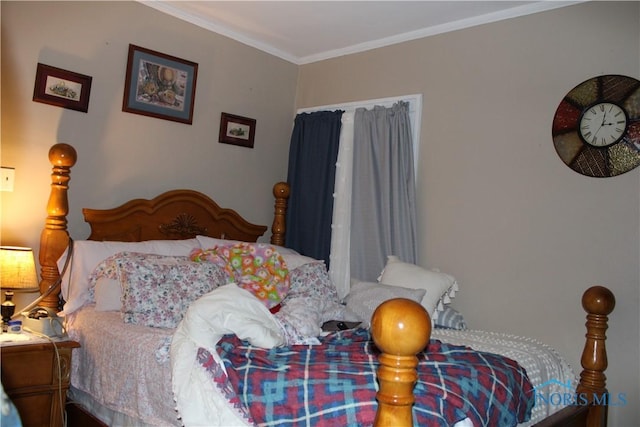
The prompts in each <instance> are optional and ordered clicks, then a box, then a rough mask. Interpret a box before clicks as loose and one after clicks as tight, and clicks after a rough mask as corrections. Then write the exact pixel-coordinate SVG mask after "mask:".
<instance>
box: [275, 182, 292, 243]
mask: <svg viewBox="0 0 640 427" xmlns="http://www.w3.org/2000/svg"><path fill="white" fill-rule="evenodd" d="M273 196H274V197H275V198H276V203H275V212H274V215H273V225H272V226H271V233H272V234H271V244H273V245H278V246H284V237H285V232H286V230H287V227H286V225H285V224H286V215H287V199H288V198H289V184H287V183H286V182H278V183H277V184H276V185H274V186H273Z"/></svg>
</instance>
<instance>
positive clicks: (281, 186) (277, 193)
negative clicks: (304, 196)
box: [273, 182, 289, 199]
mask: <svg viewBox="0 0 640 427" xmlns="http://www.w3.org/2000/svg"><path fill="white" fill-rule="evenodd" d="M273 197H275V198H276V199H288V198H289V184H287V183H286V182H277V183H276V184H275V185H274V186H273Z"/></svg>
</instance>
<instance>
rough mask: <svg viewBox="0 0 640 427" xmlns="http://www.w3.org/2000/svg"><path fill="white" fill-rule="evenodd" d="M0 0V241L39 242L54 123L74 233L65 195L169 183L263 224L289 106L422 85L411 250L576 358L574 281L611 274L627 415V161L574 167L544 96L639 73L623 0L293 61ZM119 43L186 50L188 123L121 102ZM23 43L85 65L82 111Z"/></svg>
mask: <svg viewBox="0 0 640 427" xmlns="http://www.w3.org/2000/svg"><path fill="white" fill-rule="evenodd" d="M0 8H1V9H0V10H1V13H2V46H1V47H2V152H1V155H2V158H1V162H2V165H3V166H12V167H15V168H16V189H15V191H14V192H13V193H0V201H1V202H2V207H1V209H2V242H3V244H22V245H27V246H34V247H37V245H38V239H39V233H40V229H41V227H42V221H43V218H44V216H45V215H46V213H45V211H44V206H45V203H46V202H45V201H46V198H47V195H48V191H49V184H50V177H49V175H50V171H51V168H50V165H49V163H48V161H47V151H48V149H49V147H50V146H51V145H52V144H54V143H56V142H66V143H70V144H72V145H74V146H75V147H76V149H77V150H78V155H79V161H78V164H77V165H76V166H75V167H74V168H73V170H72V180H71V200H70V202H71V209H72V213H71V215H70V218H69V221H70V223H69V226H70V230H71V234H72V236H73V237H74V238H78V239H79V238H83V237H85V236H86V235H87V233H88V230H87V228H86V226H85V225H84V224H83V222H82V219H81V217H80V213H79V209H80V208H81V207H84V206H89V207H98V208H99V207H112V206H114V205H115V204H118V203H120V202H122V201H125V200H128V199H129V198H131V197H152V196H154V195H156V194H157V193H159V192H160V191H164V190H166V189H171V188H178V187H186V188H194V189H197V190H201V191H204V192H206V193H207V194H210V195H212V196H213V197H215V198H216V199H218V200H219V201H220V202H221V203H222V204H224V205H227V206H230V207H234V208H236V209H238V210H239V211H240V212H241V213H243V214H244V215H246V216H247V217H249V218H250V219H251V220H253V221H255V222H258V223H263V224H268V223H269V222H270V219H271V215H272V212H273V202H272V198H271V191H270V187H271V185H272V183H274V182H276V181H278V180H282V179H284V178H286V167H287V166H286V161H287V155H288V144H289V137H290V132H291V126H292V117H293V114H294V107H295V108H297V107H308V106H313V105H326V104H335V103H338V102H349V101H356V100H362V99H375V98H383V97H388V96H396V95H403V94H412V93H422V94H423V96H424V98H423V103H424V105H423V117H422V138H421V141H420V145H421V146H420V159H419V163H420V171H419V182H418V185H419V191H420V196H419V197H420V200H419V207H420V212H419V218H420V225H419V226H420V251H421V255H420V258H421V263H422V264H423V265H424V266H428V267H439V268H441V269H442V270H443V271H447V272H450V273H451V274H453V275H455V276H456V277H457V279H458V280H459V282H460V283H461V286H462V291H461V292H460V294H459V295H458V297H457V298H456V300H455V305H456V307H457V308H459V309H461V310H462V311H463V313H464V314H465V316H466V317H467V318H468V321H469V323H471V325H472V326H473V327H475V328H483V329H493V330H497V331H504V332H509V333H517V334H521V335H530V336H534V337H537V338H539V339H541V340H543V341H545V342H547V343H549V344H551V345H553V346H555V347H556V348H558V349H559V350H560V351H561V352H562V353H563V354H566V355H567V356H568V358H569V359H570V362H571V363H572V365H574V366H575V367H576V368H577V367H579V353H580V351H581V347H582V344H583V335H584V317H583V312H582V309H581V307H580V305H579V301H580V296H581V294H582V292H583V290H584V289H585V288H586V287H588V286H589V285H591V284H595V283H602V284H606V285H607V286H609V287H610V288H611V289H612V290H613V291H614V292H615V293H616V296H617V307H616V311H615V312H614V314H613V315H612V317H611V322H610V325H611V326H610V330H609V334H608V335H609V341H608V346H609V354H610V357H609V361H610V364H611V365H612V366H611V367H610V370H609V372H608V378H609V389H610V391H611V392H612V393H626V394H627V396H628V401H629V402H631V404H630V405H628V406H627V407H624V408H611V411H610V414H611V417H610V425H613V426H621V427H622V426H625V427H626V426H630V425H637V424H638V422H639V421H640V415H639V412H638V407H637V404H636V403H637V402H638V401H639V400H640V396H639V391H638V378H639V377H640V372H639V364H640V356H639V345H640V344H639V342H638V340H639V335H640V332H639V322H640V315H639V311H638V303H639V288H640V277H639V276H640V271H639V267H638V264H639V261H640V253H639V252H640V248H639V246H640V236H639V233H640V223H639V218H640V215H639V214H640V196H639V188H640V168H639V169H636V170H634V171H632V172H629V173H627V174H625V175H622V176H618V177H615V178H608V179H594V178H588V177H585V176H582V175H579V174H577V173H575V172H573V171H572V170H571V169H569V168H568V167H567V166H565V165H564V163H562V161H561V160H560V159H559V158H558V156H557V155H556V154H555V151H554V148H553V144H552V141H551V121H552V118H553V114H554V112H555V109H556V107H557V105H558V103H559V102H560V100H561V99H562V97H563V96H564V95H565V94H566V93H567V92H568V91H569V90H571V88H573V87H574V86H575V85H577V84H578V83H580V82H582V81H583V80H586V79H588V78H590V77H593V76H595V75H600V74H614V73H616V74H626V75H629V76H633V77H636V78H639V75H640V8H639V4H638V3H637V2H613V3H595V2H594V3H586V4H580V5H576V6H571V7H567V8H562V9H558V10H554V11H550V12H544V13H540V14H537V15H532V16H528V17H523V18H516V19H513V20H509V21H503V22H497V23H493V24H489V25H485V26H480V27H475V28H471V29H466V30H461V31H456V32H452V33H448V34H444V35H439V36H433V37H429V38H426V39H423V40H418V41H413V42H407V43H404V44H401V45H397V46H391V47H387V48H383V49H378V50H374V51H370V52H366V53H362V54H354V55H349V56H346V57H342V58H337V59H334V60H328V61H323V62H320V63H316V64H309V65H304V66H301V67H297V66H295V65H292V64H290V63H287V62H285V61H282V60H279V59H277V58H275V57H272V56H270V55H267V54H264V53H261V52H258V51H256V50H254V49H251V48H248V47H246V46H244V45H242V44H239V43H236V42H233V41H230V40H229V39H226V38H224V37H222V36H218V35H216V34H212V33H210V32H207V31H205V30H203V29H200V28H198V27H195V26H193V25H190V24H187V23H184V22H181V21H179V20H176V19H173V18H170V17H167V16H165V15H163V14H161V13H159V12H157V11H155V10H153V9H151V8H147V7H145V6H143V5H140V4H137V3H128V2H127V3H125V2H110V3H93V2H92V3H86V2H69V3H48V2H45V3H31V2H19V3H18V2H16V3H13V2H6V1H2V2H1V3H0ZM129 43H133V44H137V45H141V46H144V47H147V48H150V49H154V50H158V51H161V52H165V53H169V54H172V55H175V56H178V57H183V58H185V59H188V60H191V61H194V62H197V63H198V64H199V76H198V83H197V94H196V105H195V116H194V123H193V125H192V126H188V125H184V124H180V123H173V122H168V121H164V120H159V119H153V118H148V117H143V116H139V115H134V114H129V113H123V112H122V111H121V105H122V91H123V82H124V73H125V66H126V54H127V47H128V44H129ZM37 62H43V63H45V64H49V65H54V66H58V67H61V68H65V69H69V70H72V71H76V72H79V73H83V74H87V75H91V76H92V77H93V88H92V93H91V101H90V105H89V112H88V113H87V114H85V113H79V112H75V111H71V110H64V109H61V108H57V107H52V106H49V105H45V104H39V103H34V102H32V101H31V97H32V93H33V79H34V76H35V68H36V64H37ZM298 71H299V72H300V76H299V77H298ZM298 78H299V83H298V84H297V80H298ZM296 84H297V88H296ZM296 91H297V92H296ZM296 96H297V100H294V97H296ZM294 104H295V105H294ZM222 111H225V112H229V113H234V114H239V115H244V116H248V117H252V118H256V119H257V121H258V125H257V132H258V133H257V137H256V148H255V149H253V150H249V149H245V148H241V147H235V146H229V145H224V144H219V143H218V142H217V133H218V124H219V116H220V112H222ZM240 171H243V172H242V173H245V174H248V175H243V176H240ZM256 203H257V204H256ZM256 206H258V208H256Z"/></svg>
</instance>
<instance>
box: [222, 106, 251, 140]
mask: <svg viewBox="0 0 640 427" xmlns="http://www.w3.org/2000/svg"><path fill="white" fill-rule="evenodd" d="M255 136H256V120H255V119H250V118H248V117H242V116H236V115H233V114H228V113H222V114H221V116H220V134H219V136H218V141H219V142H222V143H223V144H232V145H240V146H242V147H248V148H253V142H254V139H255Z"/></svg>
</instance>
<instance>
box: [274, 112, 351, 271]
mask: <svg viewBox="0 0 640 427" xmlns="http://www.w3.org/2000/svg"><path fill="white" fill-rule="evenodd" d="M342 113H343V111H342V110H338V111H318V112H313V113H301V114H298V115H297V116H296V118H295V122H294V128H293V133H292V135H291V145H290V146H289V170H288V176H287V182H288V183H289V186H290V193H289V205H288V210H287V230H286V237H285V244H286V246H287V247H288V248H291V249H294V250H296V251H298V252H299V253H301V254H302V255H306V256H309V257H312V258H316V259H320V260H324V261H325V263H326V264H327V267H328V266H329V255H330V252H331V221H332V212H333V186H334V182H335V175H336V161H337V159H338V145H339V140H340V127H341V119H342Z"/></svg>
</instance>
